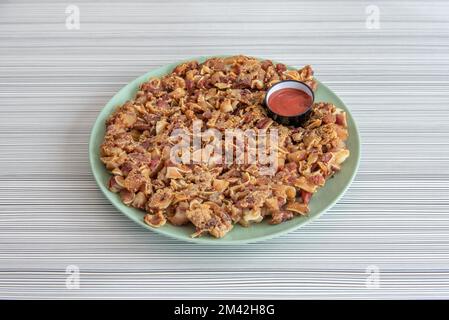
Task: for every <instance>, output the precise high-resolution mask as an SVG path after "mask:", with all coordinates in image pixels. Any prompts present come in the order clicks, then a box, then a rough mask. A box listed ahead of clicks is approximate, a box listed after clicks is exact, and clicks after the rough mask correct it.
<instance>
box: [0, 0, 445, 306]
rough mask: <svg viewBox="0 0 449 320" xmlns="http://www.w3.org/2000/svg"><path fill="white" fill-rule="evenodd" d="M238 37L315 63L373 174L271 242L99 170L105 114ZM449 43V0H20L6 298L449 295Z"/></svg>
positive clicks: (6, 173)
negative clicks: (144, 198)
mask: <svg viewBox="0 0 449 320" xmlns="http://www.w3.org/2000/svg"><path fill="white" fill-rule="evenodd" d="M78 13H79V24H78V19H77V14H78ZM78 27H79V28H78ZM234 53H243V54H247V55H256V56H260V57H266V58H272V59H276V60H278V61H283V62H285V63H287V64H291V65H297V66H301V65H303V64H312V65H313V66H314V68H315V70H316V76H317V78H319V79H320V80H321V81H323V82H324V83H326V84H327V85H328V86H329V87H330V88H332V89H333V90H334V91H335V92H336V93H337V94H338V95H339V96H340V97H341V98H342V99H343V100H344V101H345V102H346V104H347V105H348V106H349V107H350V109H351V111H352V113H353V115H354V117H355V119H356V121H357V122H358V125H359V128H360V132H361V138H362V160H361V167H360V170H359V173H358V175H357V177H356V179H355V182H354V183H353V184H352V186H351V188H350V189H349V191H348V192H347V193H346V195H345V196H344V197H343V199H342V200H341V201H340V202H339V203H338V204H337V205H335V206H334V207H333V208H332V209H331V210H329V211H328V212H327V213H326V214H325V215H324V216H323V217H322V218H320V219H319V220H317V221H315V222H313V223H311V224H309V225H307V226H306V227H304V228H302V229H300V230H297V231H295V232H292V233H291V234H288V235H285V236H282V237H280V238H277V239H273V240H270V241H266V242H263V243H256V244H250V245H245V246H238V247H232V246H231V247H229V246H228V247H211V246H201V245H195V244H188V243H182V242H179V241H175V240H172V239H169V238H166V237H164V236H161V235H158V234H156V233H153V232H149V231H147V230H144V229H142V228H140V227H138V226H137V225H135V224H134V223H133V222H131V221H130V220H128V219H127V218H126V217H124V216H123V215H122V214H120V213H119V212H118V211H117V210H115V209H114V208H113V207H112V205H110V204H109V203H108V201H106V199H105V198H104V196H103V195H102V194H101V192H100V191H99V189H98V188H97V186H96V184H95V182H94V180H93V177H92V175H91V173H90V168H89V165H88V155H87V141H88V138H89V133H90V129H91V126H92V124H93V121H94V119H95V118H96V115H97V114H98V112H99V111H100V110H101V108H102V107H103V106H104V105H105V103H106V102H107V101H108V100H109V98H110V97H111V96H112V95H113V94H114V93H115V92H116V91H117V90H118V89H120V88H121V87H122V86H123V85H125V84H126V83H128V82H129V81H130V80H132V79H134V78H136V77H137V76H139V75H141V74H143V73H145V72H146V71H148V70H151V69H152V68H155V67H158V66H161V65H163V64H166V63H169V62H172V61H176V60H180V59H184V58H187V57H191V56H199V55H214V54H234ZM448 59H449V2H447V1H426V2H423V1H416V2H415V1H373V2H370V1H343V2H340V1H338V2H337V1H304V2H299V1H279V2H278V1H266V2H263V1H235V0H227V1H189V2H186V1H181V0H179V1H168V0H165V1H160V0H159V1H151V2H150V1H138V0H134V1H111V2H98V3H90V1H85V0H73V1H71V2H61V1H49V0H47V1H42V2H34V1H31V0H18V1H12V0H10V1H7V0H6V1H2V2H1V3H0V298H8V299H15V298H160V299H165V298H251V299H262V298H289V299H290V298H304V299H311V298H351V299H362V298H387V299H389V298H449V186H448V182H449V148H448V146H449V142H448V139H449V124H448V123H449V75H448V74H449V60H448Z"/></svg>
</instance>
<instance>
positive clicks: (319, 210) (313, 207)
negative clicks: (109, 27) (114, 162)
mask: <svg viewBox="0 0 449 320" xmlns="http://www.w3.org/2000/svg"><path fill="white" fill-rule="evenodd" d="M207 58H210V57H200V58H192V59H188V60H197V61H199V62H203V61H204V60H206V59H207ZM186 61H187V60H186ZM179 63H180V62H176V63H172V64H169V65H166V66H164V67H161V68H158V69H156V70H153V71H150V72H148V73H146V74H144V75H143V76H141V77H139V78H137V79H135V80H134V81H132V82H131V83H129V84H128V85H126V86H125V87H124V88H122V89H121V90H120V91H119V92H117V94H116V95H115V96H114V97H112V99H111V100H110V101H109V102H108V103H107V105H106V106H105V107H104V108H103V110H102V111H101V112H100V114H99V115H98V117H97V120H96V121H95V124H94V126H93V128H92V133H91V136H90V141H89V160H90V165H91V169H92V172H93V175H94V177H95V180H96V181H97V184H98V186H99V187H100V189H101V191H102V192H103V193H104V195H105V196H106V198H108V199H109V201H110V202H111V203H112V204H113V205H114V206H115V207H116V208H117V209H118V210H119V211H121V212H122V213H123V214H125V215H126V216H127V217H128V218H130V219H131V220H133V221H134V222H136V223H137V224H139V225H141V226H142V227H144V228H146V229H150V230H152V231H155V232H158V233H161V234H164V235H167V236H169V237H172V238H176V239H180V240H184V241H190V242H196V243H202V244H241V243H248V242H255V241H260V240H266V239H270V238H273V237H275V236H279V235H281V234H284V233H287V232H289V231H292V230H295V229H297V228H299V227H301V226H303V225H305V224H307V223H309V222H311V221H313V220H315V219H316V218H318V217H319V216H320V215H321V214H323V213H324V212H325V211H326V210H327V209H329V208H330V207H331V206H332V205H334V204H335V203H336V202H337V201H338V199H340V197H341V196H342V195H343V194H344V192H345V191H346V189H348V187H349V185H350V184H351V182H352V180H353V179H354V176H355V174H356V172H357V168H358V165H359V160H360V140H359V133H358V131H357V126H356V124H355V122H354V119H353V117H352V116H351V113H350V112H349V110H348V108H347V107H346V106H345V105H344V103H343V102H342V101H341V100H340V99H339V98H338V97H337V96H336V95H335V94H334V93H333V92H332V91H331V90H330V89H329V88H327V87H326V86H325V85H323V84H322V83H320V82H319V83H318V90H317V91H316V93H315V101H327V102H332V103H334V104H335V105H336V106H337V107H339V108H342V109H344V110H345V111H346V113H347V121H348V129H349V139H348V141H347V146H348V148H349V150H350V152H351V154H350V156H349V158H348V159H347V160H346V161H345V162H344V163H343V165H342V169H341V171H340V172H338V173H337V174H335V176H334V177H333V178H332V179H330V180H328V181H327V182H326V185H325V186H324V187H323V188H321V189H320V190H319V191H318V192H317V193H315V194H314V196H313V197H312V200H311V201H310V204H309V208H310V214H309V216H307V217H295V218H294V219H292V220H290V221H287V222H284V223H281V224H278V225H269V224H268V223H266V222H262V223H259V224H255V225H252V226H251V227H249V228H244V227H241V226H240V225H235V226H234V228H233V229H232V230H231V231H230V232H229V233H228V234H227V235H226V236H225V237H224V238H221V239H215V238H213V237H210V236H202V237H200V238H192V237H191V236H190V235H191V234H192V233H193V232H194V227H193V226H182V227H175V226H172V225H170V224H169V223H167V224H166V225H165V226H163V227H161V228H152V227H150V226H148V225H146V224H145V223H144V222H143V216H144V212H143V211H141V210H138V209H134V208H130V207H127V206H126V205H124V204H123V203H122V202H121V200H120V198H119V196H118V195H117V194H115V193H113V192H111V191H109V190H108V188H107V182H108V179H109V177H110V174H109V172H108V171H107V170H106V168H105V166H104V165H103V163H102V162H101V161H100V154H99V150H100V145H101V143H102V140H103V138H104V134H105V121H106V119H107V117H108V116H109V115H110V114H111V113H112V112H113V111H114V110H115V109H116V108H117V107H118V106H120V105H122V104H123V103H125V102H126V101H127V100H130V99H133V98H134V96H135V93H136V91H137V89H138V87H139V85H140V84H141V83H143V82H145V81H147V80H148V79H149V78H152V77H160V76H163V75H165V74H168V73H170V72H171V71H172V70H173V68H174V67H175V66H177V65H178V64H179ZM291 69H293V68H291ZM111 214H114V213H112V212H111Z"/></svg>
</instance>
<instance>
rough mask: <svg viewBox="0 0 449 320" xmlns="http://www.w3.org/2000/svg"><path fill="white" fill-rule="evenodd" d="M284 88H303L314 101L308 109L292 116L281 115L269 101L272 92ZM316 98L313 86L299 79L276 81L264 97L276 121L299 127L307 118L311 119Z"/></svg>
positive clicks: (268, 109)
mask: <svg viewBox="0 0 449 320" xmlns="http://www.w3.org/2000/svg"><path fill="white" fill-rule="evenodd" d="M282 89H296V90H301V91H303V92H305V93H306V94H307V95H308V96H310V97H311V98H312V102H311V104H310V106H308V108H307V110H306V111H303V112H301V113H298V114H295V115H291V116H284V115H280V114H278V113H276V112H274V111H273V110H271V108H270V105H269V103H268V101H269V98H270V96H271V94H273V93H274V92H276V91H278V90H282ZM314 100H315V94H314V93H313V90H312V88H310V87H309V86H308V85H307V84H305V83H304V82H301V81H297V80H283V81H279V82H277V83H275V84H274V85H273V86H271V88H270V89H268V91H267V93H266V94H265V99H264V101H263V103H264V105H265V107H266V109H267V113H268V116H269V117H270V118H272V119H273V120H274V121H276V122H278V123H280V124H283V125H285V126H294V127H299V126H301V124H303V123H304V122H305V121H306V120H307V119H309V116H310V112H311V111H312V106H313V102H314Z"/></svg>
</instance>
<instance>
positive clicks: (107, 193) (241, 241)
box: [88, 55, 362, 245]
mask: <svg viewBox="0 0 449 320" xmlns="http://www.w3.org/2000/svg"><path fill="white" fill-rule="evenodd" d="M230 56H233V55H211V56H199V57H192V58H188V59H183V60H180V61H177V62H172V63H168V64H164V65H162V66H160V67H157V68H155V69H152V70H150V71H147V72H146V73H144V74H142V75H141V76H138V77H137V78H135V79H133V80H132V81H130V82H128V83H127V84H126V85H125V86H123V87H122V88H120V89H119V90H118V91H117V92H115V93H114V95H113V96H112V97H111V98H109V100H108V102H107V103H106V104H105V105H104V106H103V107H102V108H101V110H100V112H99V113H98V115H97V117H96V118H95V121H94V123H93V125H92V127H91V130H90V135H89V143H88V156H89V166H90V171H91V173H92V175H93V176H94V179H95V182H96V184H97V185H98V187H99V188H100V190H101V191H102V193H103V195H104V196H105V197H106V199H107V200H108V201H109V203H111V204H112V205H113V206H114V208H115V209H116V210H118V211H119V212H120V213H121V214H123V215H124V216H126V217H127V218H128V219H130V220H131V221H133V222H135V223H136V224H138V225H139V226H141V227H143V228H145V229H147V230H150V231H153V232H156V233H158V234H162V235H164V236H167V237H169V238H172V239H176V240H180V241H185V242H189V243H196V244H203V245H239V244H247V243H255V242H261V241H264V240H269V239H272V238H275V237H279V236H281V235H285V234H287V233H290V232H292V231H294V230H297V229H299V228H302V227H304V226H306V225H307V224H309V223H311V222H313V221H315V220H316V219H318V218H320V217H321V216H322V215H323V214H324V213H325V212H327V211H328V210H329V209H330V208H331V207H333V206H334V205H335V204H336V203H337V202H338V201H339V200H340V199H341V198H342V197H343V196H344V194H345V193H346V191H347V190H348V189H349V187H350V186H351V185H352V183H353V181H354V178H355V176H356V175H357V172H358V169H359V166H360V158H361V149H362V143H361V140H360V132H359V129H358V126H357V123H356V121H355V119H354V117H353V115H352V113H351V111H350V110H349V108H348V106H347V105H346V104H345V103H344V102H343V101H342V100H341V99H340V97H339V96H337V94H335V93H334V92H333V91H332V90H330V89H329V88H328V87H327V86H326V85H325V84H323V83H322V82H320V81H319V80H318V79H314V80H315V81H317V83H318V85H319V86H323V87H324V88H325V89H327V90H328V91H330V92H331V93H332V94H333V95H334V96H335V97H337V99H338V100H340V102H341V103H342V104H343V106H344V107H345V112H346V113H347V115H348V116H349V118H350V119H351V123H352V125H353V127H354V132H355V133H356V136H355V137H354V138H355V140H356V142H357V146H356V154H355V155H354V154H353V150H351V156H356V159H355V161H356V163H355V167H354V170H353V171H352V172H351V174H350V178H349V180H348V181H347V183H346V184H345V186H344V188H343V189H342V190H341V191H340V192H339V193H338V194H337V196H336V197H334V198H333V199H332V201H330V202H329V203H328V204H327V205H326V206H325V207H324V208H323V209H322V210H321V211H320V212H317V213H316V214H315V215H313V216H311V217H308V218H307V219H305V220H303V221H302V223H299V224H294V225H291V226H287V227H285V228H284V229H282V230H279V231H275V232H272V233H269V234H266V235H262V236H256V237H254V238H249V239H234V240H229V239H226V236H225V237H223V238H218V239H217V238H212V237H207V238H206V237H197V238H192V237H186V236H184V235H181V234H177V233H172V232H167V231H165V230H164V227H161V228H153V227H151V226H148V225H146V224H145V223H144V221H143V218H142V219H141V220H137V219H135V218H134V217H133V216H132V215H131V214H128V213H127V212H125V211H124V210H122V208H120V207H119V206H118V205H117V203H116V199H113V195H114V194H113V193H112V192H111V191H110V190H109V189H107V188H106V186H105V185H104V184H103V182H102V181H101V177H100V173H99V172H97V170H96V169H95V161H96V159H94V158H95V157H94V154H95V150H94V145H95V135H94V134H95V132H96V131H97V128H98V126H101V125H104V120H102V119H103V118H104V117H105V116H106V117H107V116H109V115H110V114H112V113H113V112H114V111H115V109H116V108H118V107H119V105H115V106H112V107H110V108H108V106H109V104H111V101H112V100H114V98H115V97H116V96H118V95H120V94H121V92H123V91H127V90H128V89H130V88H131V87H134V86H135V85H136V84H137V85H139V84H141V83H143V82H145V81H147V80H148V78H149V77H150V75H149V74H150V73H157V72H158V71H161V70H163V69H167V68H169V67H170V68H172V67H174V66H176V65H178V64H180V63H183V62H187V61H192V60H196V61H200V62H203V61H204V60H206V59H210V58H225V57H230ZM250 57H252V58H255V59H258V60H265V59H261V58H259V57H254V56H250ZM270 60H271V61H273V62H274V63H278V62H277V61H275V60H272V59H270ZM286 67H287V69H297V68H294V67H292V66H290V65H286ZM107 109H111V110H110V111H108V110H107ZM97 160H99V159H97ZM129 209H131V208H129ZM136 210H137V209H136ZM254 227H257V225H253V226H250V228H254ZM230 232H232V230H231V231H230Z"/></svg>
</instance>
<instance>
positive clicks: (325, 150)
mask: <svg viewBox="0 0 449 320" xmlns="http://www.w3.org/2000/svg"><path fill="white" fill-rule="evenodd" d="M285 79H294V80H299V81H303V82H305V83H307V84H308V85H309V86H310V87H312V89H316V85H317V84H316V82H315V81H314V79H313V71H312V68H311V67H310V66H305V67H303V68H302V69H299V70H287V68H286V67H285V65H283V64H274V63H273V62H271V61H270V60H265V61H259V60H257V59H254V58H250V57H246V56H233V57H229V58H223V59H222V58H211V59H209V60H207V61H205V62H204V63H201V64H199V63H198V62H196V61H190V62H186V63H182V64H180V65H178V66H177V67H176V68H175V69H174V70H173V72H172V73H171V74H169V75H166V76H164V77H162V78H160V79H159V78H153V79H150V80H149V81H148V82H145V83H143V84H142V85H141V86H140V90H139V91H138V92H137V95H136V97H135V99H134V100H131V101H128V102H126V103H125V104H124V105H123V106H121V107H119V108H118V109H117V110H116V111H115V112H114V113H113V114H112V115H111V116H110V117H109V118H108V120H107V121H106V126H107V129H106V135H105V137H104V141H103V144H102V146H101V150H100V151H101V160H102V161H103V163H104V164H105V165H106V168H107V169H108V170H109V171H110V172H111V173H112V176H111V178H110V180H109V189H110V190H111V191H112V192H116V193H119V194H120V197H121V199H122V201H123V203H125V204H126V205H128V206H132V207H135V208H139V209H142V210H145V211H146V212H147V214H146V215H145V217H144V221H145V222H146V223H147V224H149V225H150V226H153V227H160V226H163V225H164V224H165V223H166V222H167V220H168V222H169V223H171V224H173V225H177V226H179V225H184V224H188V223H192V224H193V225H194V226H195V227H196V232H195V233H194V234H193V236H200V235H202V234H203V233H209V234H211V235H212V236H214V237H217V238H220V237H223V236H225V235H226V234H227V233H228V232H229V231H230V230H231V229H232V227H233V225H234V224H236V223H239V224H241V225H243V226H249V225H250V224H252V223H258V222H261V221H262V220H263V219H269V223H271V224H279V223H282V222H284V221H286V220H289V219H292V218H293V217H294V216H296V215H306V214H307V213H308V210H309V209H308V203H309V201H310V198H311V196H312V195H313V193H315V192H316V191H317V190H318V189H319V188H320V187H322V186H323V185H324V184H325V182H326V179H327V178H329V177H330V176H332V175H333V174H334V173H335V172H337V171H338V170H339V169H340V166H341V164H342V163H343V161H345V159H346V158H347V157H348V156H349V150H348V149H347V148H346V145H345V140H346V139H347V138H348V130H347V123H346V114H345V112H343V111H342V110H340V109H338V108H336V107H335V106H334V105H333V104H331V103H326V102H320V103H316V104H315V105H314V106H313V110H312V114H311V117H310V119H309V120H308V121H307V122H306V123H305V124H304V125H303V127H298V128H294V127H285V126H282V125H280V124H278V123H276V122H274V121H272V120H271V119H270V118H268V117H267V115H266V112H265V110H264V107H263V106H262V101H263V98H264V95H265V92H266V90H267V89H268V88H269V87H270V86H272V85H273V84H274V83H276V82H278V81H280V80H285ZM195 120H202V121H203V123H204V124H205V126H204V128H203V130H205V129H207V128H214V129H217V130H220V131H223V132H224V130H225V129H228V128H239V129H242V130H245V129H249V128H258V129H262V130H266V131H267V132H268V131H270V130H272V129H277V130H278V133H279V144H278V150H279V152H278V155H277V161H278V169H277V171H276V173H275V174H274V175H273V176H266V175H260V174H259V171H258V168H257V165H254V164H235V163H233V164H222V165H216V164H213V165H208V164H204V163H198V164H175V163H173V162H172V161H171V160H170V150H171V148H172V147H173V145H174V143H175V142H174V141H173V139H172V137H171V133H172V131H173V130H174V129H186V130H192V124H193V121H195ZM223 136H224V134H223Z"/></svg>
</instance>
